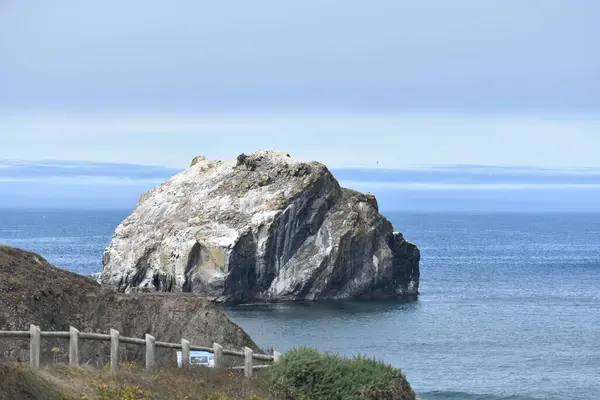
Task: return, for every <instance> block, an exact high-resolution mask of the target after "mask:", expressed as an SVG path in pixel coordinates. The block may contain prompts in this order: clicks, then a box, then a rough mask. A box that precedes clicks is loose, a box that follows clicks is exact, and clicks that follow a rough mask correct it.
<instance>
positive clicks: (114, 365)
mask: <svg viewBox="0 0 600 400" xmlns="http://www.w3.org/2000/svg"><path fill="white" fill-rule="evenodd" d="M0 338H17V339H27V338H29V364H30V366H31V368H34V369H35V368H39V366H40V348H41V339H42V338H49V339H69V364H70V365H79V340H100V341H110V367H111V370H112V372H113V373H116V372H117V371H118V370H119V344H121V343H123V344H137V345H140V346H146V369H148V370H150V369H153V368H154V367H155V349H156V348H157V347H158V348H164V349H176V350H179V349H180V350H181V356H182V360H181V361H182V367H183V368H190V351H205V352H208V353H213V354H214V361H215V365H214V367H215V368H223V366H224V364H223V356H234V357H240V358H244V366H243V367H234V368H232V369H243V370H244V375H245V376H246V377H252V371H253V369H255V368H267V367H269V365H254V360H260V361H271V362H279V360H280V359H281V353H279V352H277V351H275V352H273V355H268V354H254V352H253V351H252V349H251V348H249V347H246V348H244V351H243V352H238V351H234V350H226V349H224V348H223V347H222V346H221V345H219V344H218V343H214V344H213V347H203V346H193V345H191V344H190V342H189V341H187V340H185V339H181V343H167V342H157V341H156V340H155V339H154V337H153V336H151V335H148V334H146V338H145V339H137V338H130V337H125V336H120V335H119V332H118V331H116V330H115V329H111V330H110V334H108V335H106V334H101V333H89V332H79V331H78V330H77V329H75V328H73V327H70V329H69V331H68V332H58V331H41V330H40V327H39V326H36V325H31V327H30V329H29V331H0Z"/></svg>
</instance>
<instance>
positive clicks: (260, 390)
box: [0, 348, 416, 400]
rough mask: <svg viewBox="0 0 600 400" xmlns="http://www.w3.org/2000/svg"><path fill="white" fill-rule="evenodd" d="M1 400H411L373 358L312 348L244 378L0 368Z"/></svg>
mask: <svg viewBox="0 0 600 400" xmlns="http://www.w3.org/2000/svg"><path fill="white" fill-rule="evenodd" d="M0 382H2V385H0V400H13V399H24V400H83V399H85V400H415V398H416V397H415V393H414V391H413V390H412V389H411V387H410V384H409V383H408V382H407V381H406V378H405V377H404V375H403V374H402V372H401V371H400V370H398V369H396V368H393V367H391V366H389V365H386V364H384V363H381V362H377V361H374V360H371V359H367V358H363V357H357V358H354V359H345V358H341V357H338V356H335V355H331V354H323V353H320V352H318V351H316V350H312V349H306V348H303V349H296V350H292V351H290V352H288V353H287V354H286V356H285V357H284V358H283V359H282V361H281V362H280V363H279V364H277V365H275V366H273V367H272V368H270V369H269V370H267V371H261V372H260V373H257V376H256V377H255V378H253V379H247V378H244V377H243V376H242V374H241V373H240V372H232V371H217V370H213V369H210V368H195V369H192V370H187V371H186V370H182V369H176V368H162V369H157V370H155V371H146V370H145V369H143V368H140V367H138V366H136V365H135V364H134V363H127V364H123V365H122V366H121V368H120V369H119V372H118V374H117V375H116V376H114V375H112V374H111V372H110V370H109V369H108V368H104V369H97V368H92V367H69V366H67V365H64V364H51V365H46V366H44V367H43V368H41V369H40V370H36V371H32V370H30V369H29V367H27V366H26V365H25V364H14V363H13V364H7V365H4V366H2V365H0Z"/></svg>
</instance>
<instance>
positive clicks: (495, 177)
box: [0, 161, 600, 212]
mask: <svg viewBox="0 0 600 400" xmlns="http://www.w3.org/2000/svg"><path fill="white" fill-rule="evenodd" d="M179 171H180V170H179V169H171V168H165V167H153V166H143V165H133V164H110V163H86V162H65V161H60V162H59V161H44V162H33V163H32V162H26V161H4V162H0V208H19V209H70V208H77V209H132V208H133V207H135V205H136V203H137V201H138V199H139V197H140V196H141V194H142V193H144V192H145V191H147V190H149V189H151V188H152V187H154V186H156V185H158V184H160V183H161V182H163V181H165V180H167V179H168V178H170V177H171V176H173V175H175V174H176V173H178V172H179ZM332 173H333V174H334V175H335V176H336V178H337V179H338V180H339V181H340V183H341V184H342V185H343V186H345V187H349V188H353V189H357V190H362V191H369V192H372V193H375V194H376V195H377V198H378V200H379V203H380V207H381V209H382V210H383V211H456V212H513V211H514V212H600V170H594V169H577V170H556V169H539V168H522V167H488V166H475V165H472V166H451V165H449V166H429V167H422V168H420V169H412V170H409V169H406V170H400V169H397V170H384V169H364V168H363V169H350V168H343V169H335V168H334V169H332Z"/></svg>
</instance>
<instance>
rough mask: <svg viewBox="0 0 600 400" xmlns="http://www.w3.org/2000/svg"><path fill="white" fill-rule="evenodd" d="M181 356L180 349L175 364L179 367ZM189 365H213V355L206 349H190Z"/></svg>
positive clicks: (181, 364) (210, 366)
mask: <svg viewBox="0 0 600 400" xmlns="http://www.w3.org/2000/svg"><path fill="white" fill-rule="evenodd" d="M182 360H183V357H182V355H181V351H178V352H177V366H179V368H181V367H182V366H183V363H182ZM190 367H208V368H214V367H215V355H214V354H213V353H209V352H207V351H190Z"/></svg>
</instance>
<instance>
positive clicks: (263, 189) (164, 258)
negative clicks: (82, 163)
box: [99, 151, 420, 303]
mask: <svg viewBox="0 0 600 400" xmlns="http://www.w3.org/2000/svg"><path fill="white" fill-rule="evenodd" d="M419 261H420V253H419V249H418V248H417V246H415V245H414V244H412V243H410V242H408V241H406V240H405V239H404V237H403V236H402V234H400V233H398V232H394V230H393V227H392V224H391V223H390V222H389V221H388V220H387V219H386V218H385V217H384V216H382V215H381V214H380V213H379V209H378V205H377V200H376V199H375V197H374V196H373V195H370V194H363V193H360V192H357V191H354V190H350V189H344V188H341V187H340V185H339V183H338V182H337V181H336V179H335V178H334V177H333V175H332V174H331V173H330V172H329V170H328V169H327V168H326V167H325V166H324V165H323V164H321V163H318V162H314V161H312V162H304V161H299V160H295V159H293V158H291V157H290V156H289V154H286V153H282V152H277V151H258V152H256V153H253V154H249V155H245V154H241V155H239V156H238V157H237V160H233V161H215V160H207V159H205V158H204V157H196V158H194V160H193V161H192V163H191V165H190V167H189V168H187V169H186V170H184V171H183V172H181V173H179V174H178V175H176V176H174V177H173V178H171V179H169V180H168V181H166V182H165V183H163V184H161V185H159V186H157V187H155V188H154V189H152V190H150V191H149V192H148V193H146V194H144V195H143V196H142V197H141V199H140V201H139V203H138V205H137V207H136V208H135V210H134V211H133V213H132V214H131V215H130V216H129V217H128V218H126V219H125V220H124V221H123V222H122V223H121V224H120V225H119V226H118V227H117V229H116V231H115V233H114V236H113V239H112V242H111V243H110V245H109V246H108V248H107V249H106V250H105V252H104V259H103V269H102V273H101V274H100V278H99V279H100V281H101V282H102V283H103V284H106V285H110V286H113V287H114V288H115V289H116V290H118V291H121V292H130V291H134V290H139V289H142V290H151V291H161V292H192V293H196V294H199V295H202V296H205V297H208V298H210V299H212V300H215V301H222V302H233V303H242V302H253V301H286V300H321V299H389V298H415V297H416V296H417V295H418V288H419Z"/></svg>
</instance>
